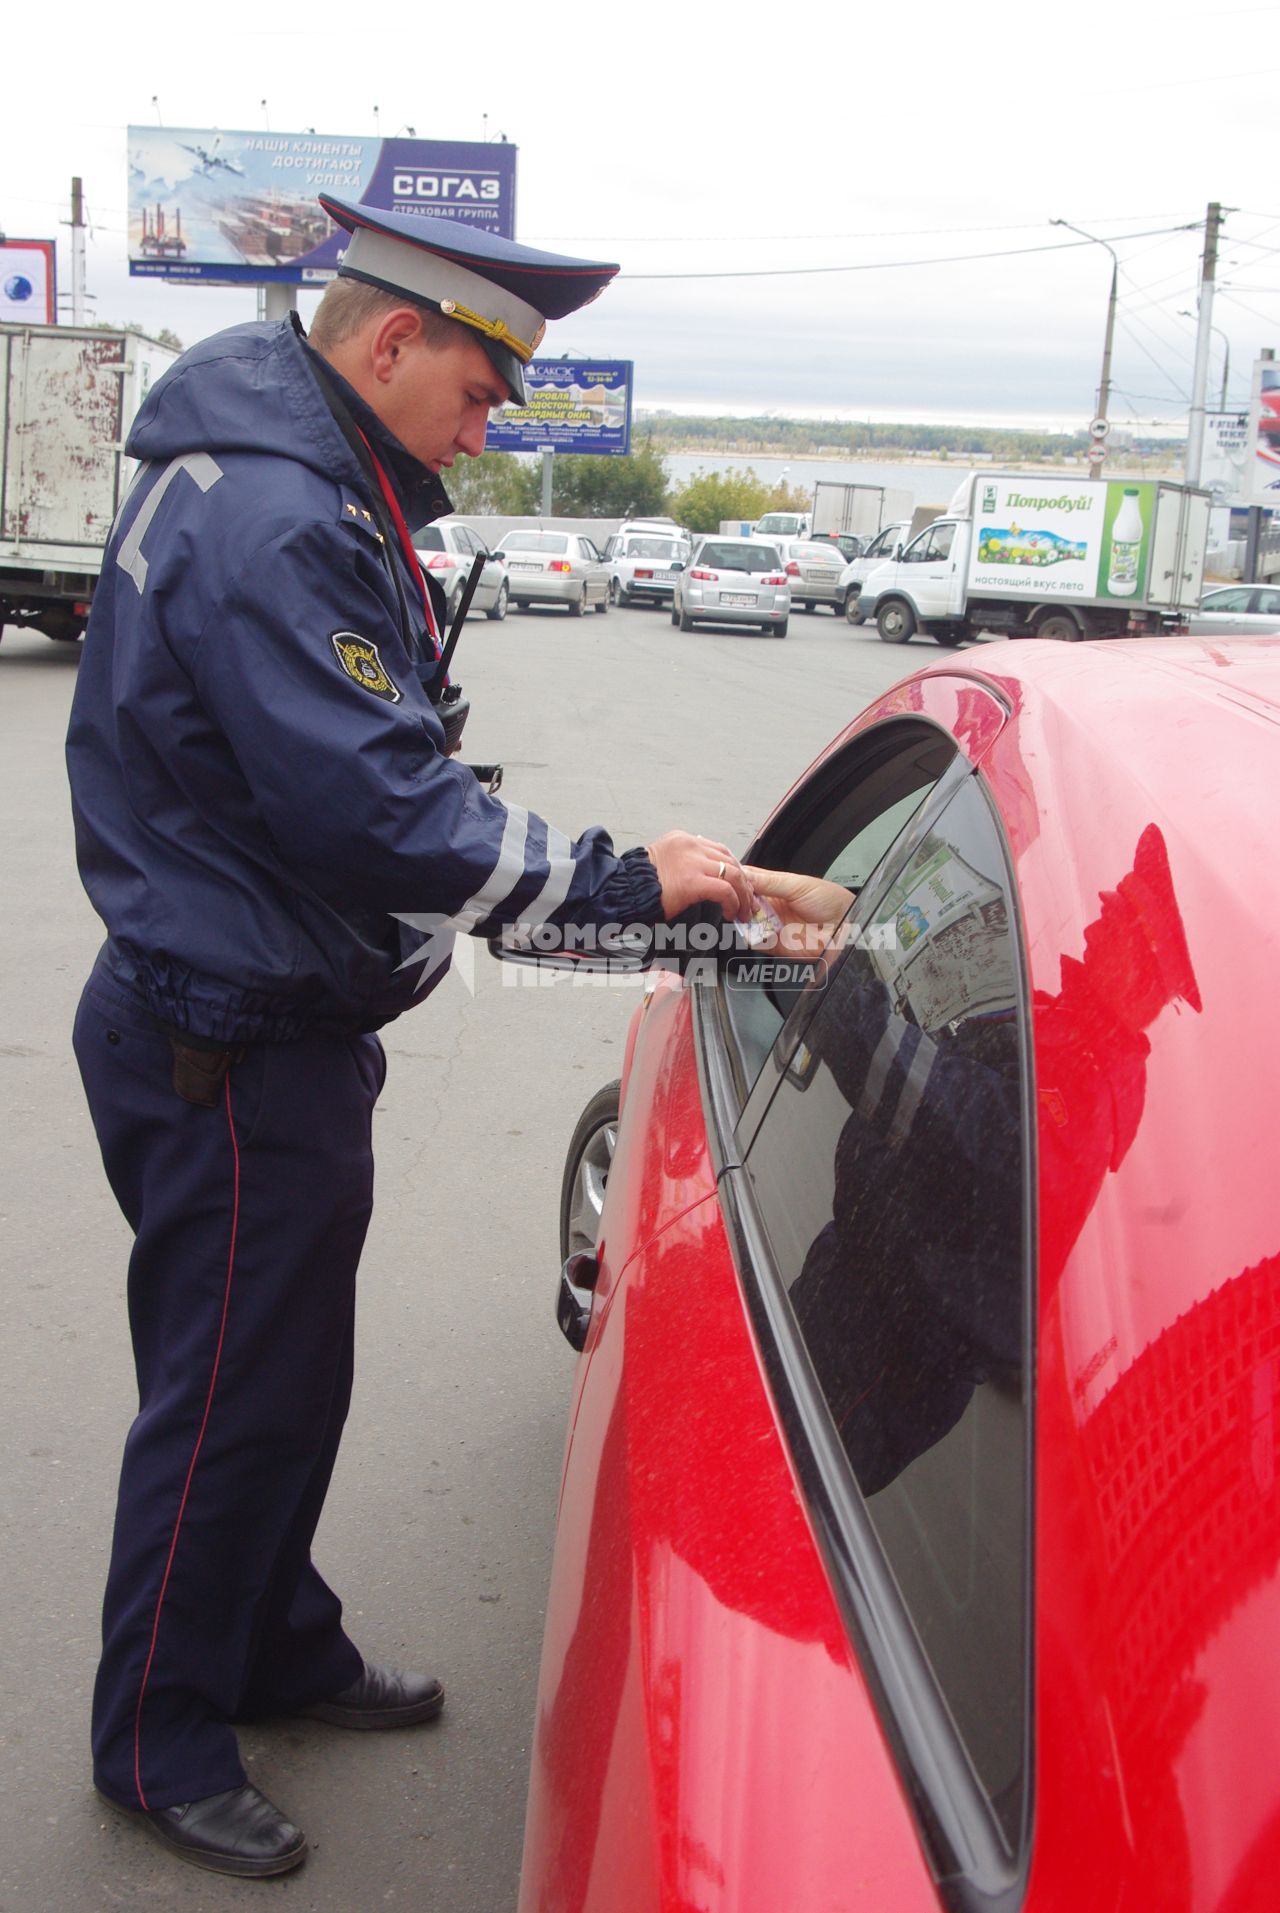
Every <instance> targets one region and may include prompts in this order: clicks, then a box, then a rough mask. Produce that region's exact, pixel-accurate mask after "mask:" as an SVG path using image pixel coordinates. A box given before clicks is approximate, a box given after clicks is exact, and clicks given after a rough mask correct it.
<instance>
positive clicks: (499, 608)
mask: <svg viewBox="0 0 1280 1913" xmlns="http://www.w3.org/2000/svg"><path fill="white" fill-rule="evenodd" d="M510 598H511V593H510V591H509V590H508V589H507V583H506V580H505V578H504V579H503V581H502V583H501V584H500V585H499V586H498V595H497V597H496V598H495V599H494V601H493V603H492V604H491V605H490V606H489V612H488V615H489V616H490V617H491V618H505V617H506V615H507V605H508V603H509V602H510Z"/></svg>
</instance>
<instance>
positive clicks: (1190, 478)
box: [1183, 199, 1222, 485]
mask: <svg viewBox="0 0 1280 1913" xmlns="http://www.w3.org/2000/svg"><path fill="white" fill-rule="evenodd" d="M1221 225H1222V207H1221V206H1220V205H1219V204H1218V201H1217V200H1216V199H1215V200H1212V201H1211V202H1210V204H1209V207H1208V209H1207V211H1206V212H1205V216H1204V258H1203V260H1202V261H1201V266H1200V301H1199V305H1198V306H1197V315H1198V320H1199V323H1198V325H1197V327H1196V363H1195V370H1194V372H1193V373H1192V375H1191V414H1190V417H1189V418H1188V420H1187V456H1186V463H1185V464H1184V466H1183V474H1184V476H1185V478H1186V481H1187V483H1188V485H1198V484H1199V483H1200V470H1201V466H1202V464H1203V461H1204V395H1205V390H1206V388H1207V386H1208V383H1209V344H1210V340H1211V338H1212V335H1213V285H1214V279H1215V277H1216V275H1217V271H1218V232H1219V229H1220V228H1221Z"/></svg>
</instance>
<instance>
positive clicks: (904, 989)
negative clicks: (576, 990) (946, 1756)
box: [746, 776, 1031, 1852]
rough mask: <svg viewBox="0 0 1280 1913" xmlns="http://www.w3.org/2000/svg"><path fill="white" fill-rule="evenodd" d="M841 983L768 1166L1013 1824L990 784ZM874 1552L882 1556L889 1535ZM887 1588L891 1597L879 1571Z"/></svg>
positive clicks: (825, 1362)
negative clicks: (879, 1552) (985, 792)
mask: <svg viewBox="0 0 1280 1913" xmlns="http://www.w3.org/2000/svg"><path fill="white" fill-rule="evenodd" d="M861 928H862V935H861V937H860V939H859V941H858V942H857V943H856V944H855V945H854V946H853V947H851V948H850V949H849V950H848V951H847V952H846V953H845V955H844V956H843V958H842V959H841V960H840V963H839V967H838V968H836V969H835V970H834V973H832V974H830V976H829V979H828V982H827V987H826V989H825V992H824V994H823V998H822V1001H821V1003H820V1006H819V1007H818V1009H817V1010H816V1013H815V1014H814V1015H813V1016H812V1018H811V1019H810V1020H809V1021H808V1022H807V1024H806V1025H805V1027H804V1031H803V1035H802V1037H801V1039H800V1040H799V1042H798V1044H797V1045H796V1047H795V1049H794V1051H793V1052H792V1053H791V1054H790V1055H789V1057H788V1058H787V1067H786V1070H785V1073H784V1074H783V1075H782V1077H781V1080H780V1082H779V1084H778V1088H777V1090H776V1093H775V1094H774V1096H773V1099H772V1101H771V1103H770V1105H769V1108H768V1110H767V1111H766V1113H765V1115H764V1118H763V1120H762V1121H761V1123H760V1126H759V1128H758V1130H757V1132H756V1134H755V1136H754V1139H753V1140H752V1142H751V1146H750V1148H749V1150H748V1152H747V1155H746V1170H747V1175H748V1177H749V1181H750V1186H751V1189H752V1192H753V1194H754V1199H755V1203H756V1206H757V1209H758V1213H759V1217H760V1221H761V1223H762V1225H763V1229H764V1232H765V1235H766V1236H767V1239H768V1242H769V1245H770V1249H771V1251H772V1256H773V1260H774V1265H775V1267H776V1271H777V1275H778V1279H779V1281H780V1283H781V1285H782V1287H783V1289H784V1290H785V1293H786V1296H787V1298H788V1300H789V1304H790V1311H791V1318H792V1320H793V1322H794V1325H795V1328H796V1331H797V1333H798V1336H799V1338H800V1339H801V1340H802V1342H803V1347H804V1350H805V1353H806V1354H807V1358H808V1363H809V1364H810V1366H811V1368H812V1372H813V1375H814V1378H815V1380H816V1383H817V1387H818V1389H819V1390H820V1392H821V1397H822V1401H823V1402H824V1403H825V1409H826V1412H827V1414H828V1415H829V1417H830V1421H831V1423H832V1424H833V1426H834V1431H835V1433H836V1435H837V1436H838V1438H839V1442H840V1445H841V1447H842V1448H843V1452H844V1456H845V1458H846V1460H847V1463H848V1468H849V1470H850V1471H851V1474H852V1478H853V1481H854V1483H856V1487H857V1491H858V1494H859V1496H860V1500H861V1505H862V1506H863V1507H864V1508H865V1511H866V1514H867V1516H868V1517H869V1523H870V1526H869V1529H868V1530H867V1531H866V1537H865V1539H864V1542H863V1545H864V1546H869V1547H878V1549H879V1550H880V1551H881V1554H882V1557H883V1559H884V1560H885V1561H887V1563H888V1566H889V1568H890V1570H891V1574H892V1585H893V1586H894V1587H896V1590H897V1596H896V1597H895V1596H891V1595H889V1596H885V1598H886V1599H896V1598H898V1597H900V1599H901V1603H902V1605H903V1606H904V1607H905V1609H906V1611H907V1614H908V1616H909V1619H910V1623H911V1634H912V1636H913V1638H914V1639H915V1640H917V1641H918V1642H919V1645H920V1648H921V1650H922V1652H923V1655H924V1657H925V1660H926V1661H927V1663H928V1667H929V1669H930V1670H931V1673H932V1678H933V1681H934V1683H935V1684H936V1688H937V1690H938V1691H939V1693H940V1694H941V1697H942V1700H943V1702H944V1703H945V1709H946V1711H947V1713H948V1714H949V1716H950V1718H951V1720H952V1721H953V1722H954V1725H955V1729H956V1731H957V1733H958V1735H959V1738H960V1740H961V1741H962V1743H963V1746H964V1748H965V1751H966V1753H967V1756H968V1762H969V1764H970V1765H971V1767H972V1770H973V1771H974V1773H975V1774H976V1775H977V1778H978V1781H979V1783H980V1786H981V1789H982V1791H983V1793H984V1794H985V1795H986V1798H987V1800H988V1802H989V1804H990V1808H991V1811H992V1813H993V1815H994V1818H995V1821H996V1823H997V1825H998V1827H999V1828H1000V1829H1001V1831H1002V1833H1003V1837H1004V1840H1005V1842H1006V1844H1007V1845H1008V1847H1009V1849H1010V1851H1014V1852H1016V1850H1017V1848H1018V1846H1019V1841H1020V1836H1021V1828H1022V1825H1023V1816H1024V1811H1025V1805H1026V1784H1027V1745H1028V1699H1027V1664H1026V1653H1027V1624H1026V1607H1027V1591H1028V1566H1027V1564H1028V1559H1029V1544H1030V1537H1029V1532H1028V1520H1027V1506H1028V1488H1027V1483H1028V1468H1029V1435H1028V1409H1027V1375H1026V1369H1025V1359H1024V1352H1023V1351H1024V1340H1025V1315H1026V1297H1025V1289H1026V1282H1027V1270H1026V1261H1025V1257H1026V1251H1025V1247H1024V1244H1025V1240H1026V1228H1025V1223H1026V1218H1025V1215H1024V1204H1025V1196H1024V1188H1025V1186H1026V1180H1027V1176H1026V1164H1027V1154H1028V1149H1029V1137H1030V1134H1031V1126H1030V1123H1029V1119H1028V1111H1027V1107H1026V1093H1025V1087H1024V1071H1023V1060H1022V1059H1023V1051H1024V1045H1025V1041H1026V1031H1025V1029H1024V1027H1023V1023H1024V1009H1023V1003H1024V991H1023V986H1022V965H1021V960H1020V953H1019V950H1018V945H1017V929H1016V919H1015V912H1014V906H1013V897H1012V890H1011V881H1010V877H1009V873H1008V868H1007V862H1006V857H1005V852H1004V847H1003V842H1002V839H1001V836H1000V832H999V830H998V828H997V826H996V823H995V821H994V818H993V815H992V812H991V810H990V808H989V806H988V803H987V800H986V798H985V796H984V794H983V792H982V789H981V786H980V782H979V779H978V778H977V777H976V776H973V777H969V778H967V779H966V780H965V782H964V783H963V784H962V785H961V786H960V788H959V789H958V790H957V792H956V794H955V795H954V796H953V798H952V799H951V801H950V803H949V804H948V805H947V806H946V808H945V809H944V810H943V812H942V813H941V815H940V816H939V817H938V818H937V819H936V820H935V821H934V823H933V824H932V826H931V827H930V828H929V830H928V831H927V833H926V834H925V835H924V837H923V839H922V841H920V842H919V843H918V845H917V846H916V848H915V849H914V850H913V851H912V852H911V854H910V855H909V856H908V857H907V859H906V861H905V863H904V864H903V865H902V867H901V868H900V869H899V870H898V871H897V872H896V873H894V874H893V876H892V878H891V880H890V882H889V884H888V887H887V888H885V889H883V892H882V895H881V896H880V900H879V901H878V902H877V903H875V904H874V905H873V907H872V910H871V911H870V913H869V915H868V918H867V920H866V921H865V923H863V924H862V926H861ZM872 1536H873V1537H874V1538H873V1539H872V1538H871V1537H872ZM881 1585H882V1586H883V1585H884V1582H883V1577H882V1579H881Z"/></svg>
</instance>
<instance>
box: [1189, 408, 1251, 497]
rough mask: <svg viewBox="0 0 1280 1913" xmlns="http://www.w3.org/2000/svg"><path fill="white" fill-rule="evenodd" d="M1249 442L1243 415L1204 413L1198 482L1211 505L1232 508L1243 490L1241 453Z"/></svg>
mask: <svg viewBox="0 0 1280 1913" xmlns="http://www.w3.org/2000/svg"><path fill="white" fill-rule="evenodd" d="M1248 443H1249V414H1248V413H1247V412H1206V413H1205V418H1204V450H1203V454H1202V456H1201V461H1200V483H1201V484H1202V485H1203V486H1204V488H1205V490H1206V491H1207V492H1209V493H1210V494H1211V496H1212V498H1213V502H1214V504H1215V505H1234V504H1237V503H1238V502H1239V500H1240V495H1241V492H1242V490H1243V488H1244V465H1245V451H1246V449H1247V447H1248Z"/></svg>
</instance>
